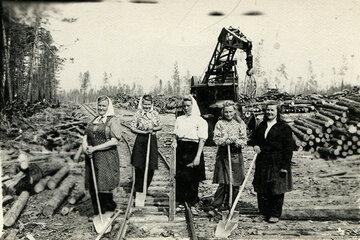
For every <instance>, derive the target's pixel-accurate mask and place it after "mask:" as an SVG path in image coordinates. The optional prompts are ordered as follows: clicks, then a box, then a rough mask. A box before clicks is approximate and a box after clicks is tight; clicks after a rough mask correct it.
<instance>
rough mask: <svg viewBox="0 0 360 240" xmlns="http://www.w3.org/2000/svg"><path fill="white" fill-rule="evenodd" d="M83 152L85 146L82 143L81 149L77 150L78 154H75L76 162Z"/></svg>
mask: <svg viewBox="0 0 360 240" xmlns="http://www.w3.org/2000/svg"><path fill="white" fill-rule="evenodd" d="M82 152H83V146H82V145H80V147H79V149H78V150H77V152H76V154H75V156H74V161H75V162H78V161H79V159H80V156H81V154H82Z"/></svg>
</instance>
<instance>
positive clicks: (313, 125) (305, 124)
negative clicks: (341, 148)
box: [294, 118, 322, 134]
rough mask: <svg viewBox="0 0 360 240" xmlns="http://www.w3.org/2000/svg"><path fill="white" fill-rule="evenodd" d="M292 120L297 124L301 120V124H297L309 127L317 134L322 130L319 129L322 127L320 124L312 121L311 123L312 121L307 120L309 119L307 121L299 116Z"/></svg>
mask: <svg viewBox="0 0 360 240" xmlns="http://www.w3.org/2000/svg"><path fill="white" fill-rule="evenodd" d="M294 122H295V123H297V124H299V123H300V122H301V124H299V125H302V126H304V127H307V128H310V129H311V130H313V132H314V133H315V134H319V133H321V132H322V130H321V129H322V126H319V125H317V124H314V123H312V122H309V121H307V120H306V119H303V118H301V119H297V120H294Z"/></svg>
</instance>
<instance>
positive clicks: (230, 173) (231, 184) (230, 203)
mask: <svg viewBox="0 0 360 240" xmlns="http://www.w3.org/2000/svg"><path fill="white" fill-rule="evenodd" d="M227 152H228V162H229V180H230V184H229V188H230V189H229V193H230V194H229V207H231V206H232V199H233V184H234V179H233V171H232V164H231V150H230V145H227Z"/></svg>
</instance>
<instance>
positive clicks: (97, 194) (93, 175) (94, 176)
mask: <svg viewBox="0 0 360 240" xmlns="http://www.w3.org/2000/svg"><path fill="white" fill-rule="evenodd" d="M89 157H90V165H91V174H92V179H93V182H94V189H95V196H96V203H97V206H98V210H99V216H100V220H101V222H103V217H102V213H101V205H100V199H99V192H98V187H97V183H96V174H95V168H94V160H93V157H92V155H89Z"/></svg>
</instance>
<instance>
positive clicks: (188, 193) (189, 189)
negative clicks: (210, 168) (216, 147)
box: [176, 141, 206, 205]
mask: <svg viewBox="0 0 360 240" xmlns="http://www.w3.org/2000/svg"><path fill="white" fill-rule="evenodd" d="M198 146H199V144H198V143H196V142H187V141H178V144H177V149H176V199H177V202H179V203H184V202H185V201H186V202H187V203H188V204H190V205H194V204H196V203H197V202H199V196H198V193H199V182H201V181H203V180H205V179H206V176H205V162H204V154H203V153H201V157H200V164H199V165H198V166H195V167H187V166H186V165H187V164H189V163H191V162H193V160H194V158H195V156H196V153H197V151H198Z"/></svg>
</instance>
